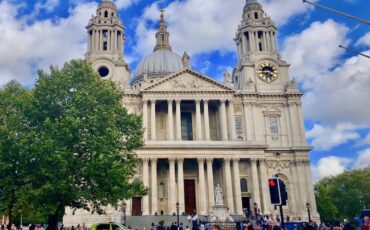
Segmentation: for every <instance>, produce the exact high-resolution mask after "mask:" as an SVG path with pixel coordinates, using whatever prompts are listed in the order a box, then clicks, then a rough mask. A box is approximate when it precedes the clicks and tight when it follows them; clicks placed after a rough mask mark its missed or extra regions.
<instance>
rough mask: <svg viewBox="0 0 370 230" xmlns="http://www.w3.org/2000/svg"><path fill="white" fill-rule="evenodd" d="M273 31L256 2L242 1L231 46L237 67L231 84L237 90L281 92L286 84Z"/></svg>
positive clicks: (285, 73)
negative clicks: (237, 24) (242, 6)
mask: <svg viewBox="0 0 370 230" xmlns="http://www.w3.org/2000/svg"><path fill="white" fill-rule="evenodd" d="M276 35H277V27H276V26H275V24H274V22H273V21H272V20H271V18H270V17H269V16H268V15H267V14H266V13H265V12H264V10H263V8H262V5H261V4H260V3H259V2H258V1H257V0H246V4H245V6H244V10H243V16H242V21H241V24H240V25H239V26H238V30H237V34H236V37H235V39H234V40H235V43H236V47H237V53H238V64H237V67H236V68H235V69H234V72H233V83H234V86H235V88H237V89H240V90H246V89H248V90H257V91H264V90H268V89H275V90H277V89H281V90H282V89H283V88H285V87H286V84H287V83H288V82H289V77H288V67H289V65H288V64H287V63H286V62H284V61H282V60H281V56H280V54H279V52H278V50H277V44H276Z"/></svg>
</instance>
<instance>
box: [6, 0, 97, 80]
mask: <svg viewBox="0 0 370 230" xmlns="http://www.w3.org/2000/svg"><path fill="white" fill-rule="evenodd" d="M96 7H97V5H96V3H83V4H79V5H77V6H76V7H75V8H72V9H70V12H69V17H68V18H62V19H58V20H51V19H47V20H42V21H35V22H33V23H32V24H28V23H27V22H26V21H25V20H23V18H22V17H18V15H17V7H16V6H14V5H12V4H11V3H10V2H8V1H3V2H1V3H0V40H1V41H2V42H1V43H0V53H1V54H6V55H0V73H1V76H0V85H3V84H5V83H7V82H8V81H10V80H12V79H16V80H18V81H19V82H21V83H22V84H24V85H28V86H31V85H33V84H34V82H35V77H36V76H35V71H36V70H37V69H39V68H42V69H47V68H48V67H49V66H50V65H59V66H60V65H62V64H63V63H64V62H65V61H67V60H69V59H72V58H83V55H84V53H85V50H86V31H85V28H84V26H85V25H86V24H87V22H88V20H89V19H90V17H91V15H92V14H93V13H94V12H95V10H96Z"/></svg>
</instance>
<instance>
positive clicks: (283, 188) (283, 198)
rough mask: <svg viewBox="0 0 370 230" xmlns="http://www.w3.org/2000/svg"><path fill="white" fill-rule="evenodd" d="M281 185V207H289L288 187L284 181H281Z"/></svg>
mask: <svg viewBox="0 0 370 230" xmlns="http://www.w3.org/2000/svg"><path fill="white" fill-rule="evenodd" d="M279 184H280V186H279V187H280V194H281V205H283V206H285V205H287V203H286V202H287V200H288V190H287V187H286V185H285V183H284V181H282V180H280V179H279Z"/></svg>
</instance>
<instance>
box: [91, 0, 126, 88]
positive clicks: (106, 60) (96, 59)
mask: <svg viewBox="0 0 370 230" xmlns="http://www.w3.org/2000/svg"><path fill="white" fill-rule="evenodd" d="M86 29H87V33H88V47H87V53H86V59H87V60H88V61H90V62H91V63H92V67H93V68H94V69H95V70H96V71H97V72H98V73H99V75H100V77H101V78H102V79H107V80H108V79H110V80H112V81H114V82H115V83H116V84H117V85H118V86H119V87H120V88H122V89H125V88H127V87H128V81H129V78H130V69H129V66H128V64H127V63H126V62H125V60H124V42H125V35H124V31H125V27H124V26H123V23H122V22H121V20H120V18H119V16H118V13H117V8H116V5H115V4H114V2H113V0H102V1H101V3H100V4H99V6H98V9H97V11H96V15H95V16H94V15H93V16H92V18H91V19H90V21H89V24H88V25H87V26H86Z"/></svg>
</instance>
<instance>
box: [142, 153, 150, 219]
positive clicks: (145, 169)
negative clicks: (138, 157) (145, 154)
mask: <svg viewBox="0 0 370 230" xmlns="http://www.w3.org/2000/svg"><path fill="white" fill-rule="evenodd" d="M142 161H143V185H144V186H145V187H149V159H147V158H143V159H142ZM143 215H149V195H145V196H144V197H143Z"/></svg>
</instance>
